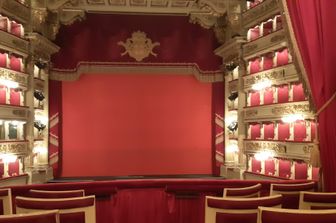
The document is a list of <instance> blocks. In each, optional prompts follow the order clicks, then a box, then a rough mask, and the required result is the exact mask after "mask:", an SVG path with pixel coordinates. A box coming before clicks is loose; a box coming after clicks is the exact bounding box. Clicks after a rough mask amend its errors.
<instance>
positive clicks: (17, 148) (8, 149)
mask: <svg viewBox="0 0 336 223" xmlns="http://www.w3.org/2000/svg"><path fill="white" fill-rule="evenodd" d="M27 150H28V149H27V144H26V143H0V153H14V154H22V155H23V154H27Z"/></svg>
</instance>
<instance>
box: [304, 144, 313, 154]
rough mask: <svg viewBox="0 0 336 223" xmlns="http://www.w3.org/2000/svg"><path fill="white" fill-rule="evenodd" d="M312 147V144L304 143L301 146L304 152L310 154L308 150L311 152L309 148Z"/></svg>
mask: <svg viewBox="0 0 336 223" xmlns="http://www.w3.org/2000/svg"><path fill="white" fill-rule="evenodd" d="M313 148H314V146H313V145H306V146H303V148H302V149H303V152H304V153H305V154H310V152H311V150H312V149H313Z"/></svg>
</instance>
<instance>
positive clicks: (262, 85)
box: [252, 79, 272, 91]
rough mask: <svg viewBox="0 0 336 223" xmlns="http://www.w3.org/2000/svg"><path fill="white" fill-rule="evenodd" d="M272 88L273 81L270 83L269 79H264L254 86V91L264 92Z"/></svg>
mask: <svg viewBox="0 0 336 223" xmlns="http://www.w3.org/2000/svg"><path fill="white" fill-rule="evenodd" d="M271 86H272V81H270V80H269V79H264V80H262V81H260V82H257V83H255V84H253V85H252V89H253V90H255V91H260V90H263V89H265V88H268V87H271Z"/></svg>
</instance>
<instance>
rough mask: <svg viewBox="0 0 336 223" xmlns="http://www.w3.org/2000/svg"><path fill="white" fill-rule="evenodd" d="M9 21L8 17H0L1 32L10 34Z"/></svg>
mask: <svg viewBox="0 0 336 223" xmlns="http://www.w3.org/2000/svg"><path fill="white" fill-rule="evenodd" d="M8 28H9V19H8V18H7V17H3V16H0V30H3V31H5V32H8Z"/></svg>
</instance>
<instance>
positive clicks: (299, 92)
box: [292, 83, 306, 101]
mask: <svg viewBox="0 0 336 223" xmlns="http://www.w3.org/2000/svg"><path fill="white" fill-rule="evenodd" d="M292 87H293V101H304V100H306V97H305V94H304V91H303V87H302V84H301V83H296V84H293V86H292Z"/></svg>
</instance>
